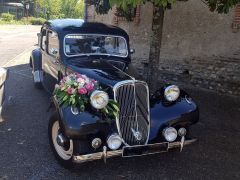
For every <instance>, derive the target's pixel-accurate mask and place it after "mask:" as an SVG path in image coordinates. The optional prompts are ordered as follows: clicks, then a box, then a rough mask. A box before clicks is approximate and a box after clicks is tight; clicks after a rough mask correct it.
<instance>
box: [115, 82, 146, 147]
mask: <svg viewBox="0 0 240 180" xmlns="http://www.w3.org/2000/svg"><path fill="white" fill-rule="evenodd" d="M114 96H115V100H116V101H117V102H118V103H119V106H120V113H119V117H118V118H117V119H116V123H117V126H118V131H119V134H120V136H121V137H122V139H123V142H124V143H125V145H143V144H146V143H147V141H148V136H149V131H150V116H149V113H150V112H149V91H148V86H147V84H146V83H145V82H141V81H134V80H132V81H126V82H121V83H120V84H117V85H115V86H114ZM136 134H138V136H137V137H136ZM139 134H140V137H139Z"/></svg>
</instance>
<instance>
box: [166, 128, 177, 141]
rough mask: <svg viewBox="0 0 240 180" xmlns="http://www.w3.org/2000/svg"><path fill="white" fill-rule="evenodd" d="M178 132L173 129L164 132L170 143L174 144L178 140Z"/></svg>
mask: <svg viewBox="0 0 240 180" xmlns="http://www.w3.org/2000/svg"><path fill="white" fill-rule="evenodd" d="M177 134H178V133H177V130H176V129H175V128H173V127H168V128H165V129H164V130H163V136H164V137H165V139H166V140H167V141H168V142H173V141H175V140H176V139H177Z"/></svg>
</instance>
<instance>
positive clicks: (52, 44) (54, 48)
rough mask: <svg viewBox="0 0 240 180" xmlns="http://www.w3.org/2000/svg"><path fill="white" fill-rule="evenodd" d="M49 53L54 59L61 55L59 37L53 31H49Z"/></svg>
mask: <svg viewBox="0 0 240 180" xmlns="http://www.w3.org/2000/svg"><path fill="white" fill-rule="evenodd" d="M48 53H49V54H50V55H52V56H54V57H57V56H58V54H59V40H58V35H57V33H55V32H53V31H48Z"/></svg>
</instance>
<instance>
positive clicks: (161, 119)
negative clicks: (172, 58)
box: [30, 19, 199, 149]
mask: <svg viewBox="0 0 240 180" xmlns="http://www.w3.org/2000/svg"><path fill="white" fill-rule="evenodd" d="M43 27H44V28H46V29H47V30H52V31H55V32H56V33H57V34H58V38H59V46H60V47H59V48H60V57H58V58H53V57H52V56H50V55H49V54H48V53H47V52H46V51H43V50H42V49H36V50H34V51H33V52H32V56H31V62H30V63H31V64H32V66H33V70H40V69H42V70H43V71H44V78H43V79H44V81H43V84H44V87H45V88H46V89H47V90H48V91H50V92H51V91H52V90H53V87H54V85H55V84H56V83H57V82H58V81H59V80H60V79H61V78H62V77H63V76H64V75H66V74H68V73H71V72H78V73H81V74H85V75H87V76H88V77H90V78H93V79H95V80H97V81H98V82H99V83H100V85H101V86H102V87H103V88H104V89H106V91H107V92H108V93H109V95H110V97H111V98H113V91H112V87H113V86H114V85H115V84H116V83H118V82H120V81H124V80H132V79H133V78H136V79H139V77H137V76H136V73H135V72H134V70H132V66H131V59H130V50H129V38H128V35H127V33H126V32H125V31H124V30H122V29H120V28H118V27H115V26H108V25H105V24H101V23H85V22H83V21H82V20H73V19H65V20H53V21H48V22H46V23H45V24H44V25H43ZM81 33H83V34H84V33H88V34H89V33H90V34H91V33H92V34H108V35H117V36H122V37H124V38H125V39H126V40H127V44H128V50H129V53H128V54H129V56H128V57H126V58H120V57H112V56H110V57H109V56H103V55H101V56H96V55H95V56H81V57H72V58H68V57H66V56H65V55H64V53H63V50H62V49H63V39H64V37H65V35H67V34H81ZM132 76H134V77H132ZM163 91H164V87H159V90H158V91H156V92H155V93H154V94H151V95H150V97H149V98H150V105H151V106H150V112H151V113H150V119H151V129H150V136H149V143H156V142H161V141H162V140H163V139H162V138H163V137H162V130H163V129H164V128H165V127H167V126H173V127H176V128H179V127H186V128H188V127H189V126H190V125H192V124H194V123H196V122H197V121H198V118H199V112H198V108H197V105H196V104H195V103H194V102H193V101H192V102H191V104H189V103H188V102H187V101H186V99H185V97H189V95H188V94H187V93H185V92H184V91H181V94H180V97H179V99H178V100H177V101H176V102H174V103H169V102H167V101H166V100H165V98H164V96H163ZM55 106H56V108H57V111H58V113H59V116H60V126H61V128H62V130H63V132H64V134H65V135H66V136H67V137H69V138H72V139H75V140H85V141H86V140H87V142H90V140H91V139H92V138H94V137H101V138H102V139H104V140H105V139H106V138H107V136H109V134H111V133H112V132H117V129H116V124H115V120H113V119H112V120H111V119H105V118H103V117H102V116H101V115H100V114H99V113H98V112H97V111H96V110H94V109H93V108H91V107H89V108H88V109H87V111H86V112H82V113H80V114H78V115H73V114H72V113H71V109H70V108H69V107H59V106H58V104H57V103H56V101H55ZM90 149H91V148H90Z"/></svg>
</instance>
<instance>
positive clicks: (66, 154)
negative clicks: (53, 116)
mask: <svg viewBox="0 0 240 180" xmlns="http://www.w3.org/2000/svg"><path fill="white" fill-rule="evenodd" d="M59 129H60V127H59V122H58V121H55V122H54V124H53V126H52V142H53V145H54V148H55V150H56V152H57V154H58V155H59V156H60V157H61V158H62V159H64V160H69V159H71V157H72V155H73V142H72V140H70V141H69V143H70V145H69V149H68V150H65V149H64V148H63V147H62V146H59V145H58V143H57V135H58V134H59Z"/></svg>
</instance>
